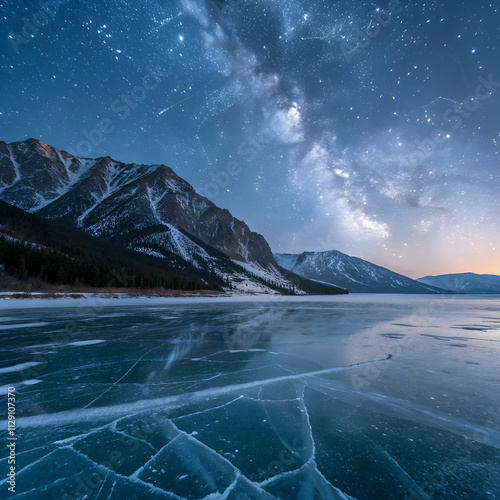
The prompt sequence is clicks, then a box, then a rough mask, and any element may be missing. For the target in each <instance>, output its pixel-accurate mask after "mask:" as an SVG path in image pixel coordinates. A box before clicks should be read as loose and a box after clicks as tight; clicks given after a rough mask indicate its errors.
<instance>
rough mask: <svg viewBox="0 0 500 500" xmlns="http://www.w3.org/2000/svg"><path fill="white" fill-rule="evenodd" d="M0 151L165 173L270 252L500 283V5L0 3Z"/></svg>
mask: <svg viewBox="0 0 500 500" xmlns="http://www.w3.org/2000/svg"><path fill="white" fill-rule="evenodd" d="M0 19H1V27H0V40H1V44H2V48H1V53H0V78H1V81H2V93H1V95H0V136H1V137H0V138H1V139H2V140H6V141H8V142H10V141H16V140H23V139H25V138H27V137H35V138H39V139H41V140H43V141H44V142H46V143H48V144H51V145H53V146H55V147H57V148H60V149H65V150H67V151H69V152H71V153H73V154H78V155H80V156H87V157H98V156H106V155H109V156H111V157H113V158H116V159H118V160H122V161H127V162H132V161H133V162H137V163H164V164H167V165H169V166H171V167H172V168H174V169H175V170H176V172H177V173H178V174H179V175H181V176H182V177H184V178H185V179H186V180H188V181H189V182H190V183H191V184H193V185H194V186H195V188H196V189H197V190H199V191H200V192H201V193H202V194H204V195H205V196H207V197H208V198H210V199H211V200H212V201H214V202H215V203H216V204H217V205H219V206H222V207H226V208H228V209H229V210H230V211H231V212H232V213H233V214H234V215H235V216H236V217H238V218H240V219H243V220H245V221H246V222H247V223H248V224H249V225H250V227H251V228H252V229H253V230H255V231H258V232H261V233H263V234H264V235H265V237H266V239H267V240H268V241H269V243H270V244H271V247H272V249H273V250H274V251H275V252H301V251H304V250H316V251H322V250H330V249H337V250H340V251H344V252H346V253H349V254H351V255H356V256H359V257H362V258H366V259H368V260H371V261H373V262H375V263H378V264H381V265H384V266H387V267H389V268H391V269H393V270H395V271H399V272H403V273H404V274H407V275H410V276H412V277H419V276H422V275H424V274H443V273H447V272H465V271H473V272H485V273H486V272H489V273H497V274H500V259H499V258H498V250H499V249H500V236H499V234H500V231H498V226H499V218H500V207H499V203H498V202H499V198H498V197H499V194H498V193H499V192H500V168H499V167H500V165H499V163H500V162H499V156H498V145H499V141H500V120H499V118H498V117H499V116H500V67H499V64H498V61H499V60H500V57H499V56H500V54H499V52H500V50H499V46H500V43H499V30H498V26H499V25H500V22H499V21H500V6H499V4H498V2H488V1H477V2H457V1H445V0H440V1H432V0H429V1H416V2H411V3H410V2H403V1H401V2H398V1H387V2H386V1H383V2H379V3H377V2H362V1H356V0H353V1H351V0H350V1H342V2H340V1H339V2H336V1H314V0H311V1H307V2H306V1H305V0H301V1H299V0H286V1H285V0H251V1H250V0H226V1H223V0H205V1H203V0H171V1H166V0H163V1H162V0H147V1H142V2H131V1H126V0H120V1H107V2H85V1H79V2H77V1H70V0H63V1H61V0H60V1H54V2H50V1H49V2H44V1H43V0H42V1H41V2H35V1H26V2H19V1H3V2H2V3H1V4H0Z"/></svg>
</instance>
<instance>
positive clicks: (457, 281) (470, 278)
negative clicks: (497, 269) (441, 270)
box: [417, 273, 500, 294]
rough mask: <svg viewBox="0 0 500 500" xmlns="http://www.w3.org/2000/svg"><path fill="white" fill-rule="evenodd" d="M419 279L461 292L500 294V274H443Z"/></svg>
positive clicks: (422, 281) (428, 283)
mask: <svg viewBox="0 0 500 500" xmlns="http://www.w3.org/2000/svg"><path fill="white" fill-rule="evenodd" d="M417 281H420V282H421V283H425V284H427V285H432V286H438V287H442V288H447V289H449V290H455V291H457V292H461V293H481V294H500V276H497V275H495V274H474V273H458V274H442V275H440V276H425V277H424V278H419V279H418V280H417Z"/></svg>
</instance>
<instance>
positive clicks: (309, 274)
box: [274, 250, 447, 294]
mask: <svg viewBox="0 0 500 500" xmlns="http://www.w3.org/2000/svg"><path fill="white" fill-rule="evenodd" d="M274 258H275V259H276V262H277V263H278V264H279V265H280V266H281V267H284V268H285V269H289V270H290V271H292V272H294V273H296V274H299V275H300V276H304V277H305V278H308V279H312V280H317V281H321V282H324V283H331V284H335V285H336V286H339V287H343V288H346V289H347V290H349V292H354V293H434V294H435V293H446V292H447V290H443V289H442V288H440V287H437V286H432V285H428V284H424V283H420V282H418V281H416V280H413V279H411V278H407V277H406V276H403V275H401V274H397V273H394V272H392V271H390V270H389V269H386V268H384V267H381V266H377V265H376V264H372V263H371V262H368V261H366V260H363V259H359V258H357V257H351V256H349V255H346V254H344V253H342V252H338V251H336V250H330V251H326V252H303V253H301V254H274Z"/></svg>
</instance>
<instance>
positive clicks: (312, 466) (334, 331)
mask: <svg viewBox="0 0 500 500" xmlns="http://www.w3.org/2000/svg"><path fill="white" fill-rule="evenodd" d="M361 300H364V301H365V302H361V303H360V302H357V301H361ZM369 300H370V298H369V297H368V296H367V297H364V298H363V299H359V298H358V299H356V298H354V299H352V303H350V305H349V304H346V301H342V302H341V303H337V302H336V301H335V299H329V301H325V302H322V301H321V300H318V301H317V302H316V303H314V302H311V301H305V302H302V301H299V300H290V301H289V302H280V303H271V304H266V303H245V302H240V303H237V304H235V303H227V304H225V303H221V304H220V305H217V306H215V305H214V304H212V305H211V307H210V308H209V310H207V309H206V308H205V307H204V306H203V304H201V305H200V304H198V303H194V304H193V305H189V304H188V305H185V306H183V307H182V308H181V311H179V308H178V307H177V308H175V312H174V309H171V308H169V307H165V308H158V307H155V308H151V309H150V310H148V309H147V308H144V307H141V308H137V309H133V308H129V309H128V310H127V312H126V313H124V312H123V311H122V312H120V309H119V308H117V310H116V311H115V310H114V309H112V308H109V309H111V310H109V311H107V314H105V315H103V316H102V317H98V316H95V317H93V318H92V321H85V322H84V323H83V325H84V327H82V330H81V334H80V335H79V337H78V339H71V342H67V343H66V344H60V345H56V346H55V347H54V344H53V343H52V347H51V349H55V353H56V355H55V356H54V357H53V358H52V359H50V360H49V362H47V363H45V364H40V365H36V366H35V365H32V364H31V365H30V363H35V361H33V358H30V349H29V346H32V347H33V346H36V347H37V350H38V349H40V346H43V345H44V339H45V338H46V333H44V329H43V327H39V328H38V329H36V330H33V329H32V328H30V329H29V330H28V329H27V330H26V331H25V332H24V331H23V330H17V337H16V338H14V337H12V338H11V339H10V340H9V342H11V346H10V347H11V348H12V352H13V353H14V357H15V359H14V358H13V359H12V360H11V363H10V364H8V365H7V366H5V367H4V370H6V371H3V372H2V371H0V382H1V383H2V384H12V383H13V382H12V376H13V374H14V376H16V377H18V378H17V381H18V382H17V383H16V386H17V387H18V392H19V394H20V395H21V396H22V397H21V398H20V400H22V408H23V412H22V416H21V418H19V420H18V437H19V442H22V443H23V446H22V449H21V448H20V451H19V454H18V470H17V471H18V474H17V485H18V495H17V497H16V498H25V499H37V500H38V499H45V498H47V499H54V498H61V499H62V498H65V499H66V500H68V499H76V498H84V497H85V498H95V499H108V498H109V499H115V498H138V499H140V498H153V499H155V498H158V499H165V498H168V499H170V498H172V499H182V498H186V499H202V498H204V499H219V498H225V499H226V498H227V499H235V500H244V499H265V498H269V499H273V498H282V499H287V500H288V499H297V500H303V499H305V500H308V499H311V500H313V499H353V498H354V499H359V500H361V499H378V498H381V499H382V498H383V499H404V498H414V499H418V498H421V499H429V498H442V499H445V500H448V499H449V500H451V499H455V498H484V499H488V498H491V499H494V498H497V497H498V496H499V492H500V477H499V472H498V467H497V465H498V461H499V459H500V433H499V427H500V415H499V413H498V391H497V390H495V389H498V382H495V379H494V378H493V373H494V372H495V370H494V369H493V368H492V366H491V364H492V363H493V364H494V363H495V362H496V359H497V358H496V356H497V355H498V352H497V351H496V349H498V348H497V347H496V346H497V345H498V343H495V341H496V340H497V339H495V338H494V337H493V335H494V334H493V333H492V337H491V338H487V337H485V335H487V333H488V332H487V331H486V330H485V328H486V326H487V325H489V324H491V323H492V321H496V320H499V321H500V313H499V315H498V317H497V316H493V314H494V313H493V312H492V311H491V310H490V309H488V318H486V316H485V315H484V313H483V311H484V307H485V305H484V304H483V303H481V302H479V301H476V302H474V301H472V302H474V303H473V304H471V303H469V302H467V303H465V302H462V303H461V304H452V305H451V306H450V310H449V311H446V314H443V311H442V310H441V311H440V313H439V315H436V316H435V317H432V318H430V319H432V321H430V320H429V318H427V320H426V321H427V325H426V326H420V327H418V328H409V327H404V326H402V325H404V324H407V325H410V324H415V321H414V320H413V319H411V317H412V314H414V312H413V311H412V308H413V307H417V306H418V307H421V305H418V304H417V305H415V306H414V302H413V301H414V300H415V299H413V300H411V299H408V301H406V302H400V303H398V304H392V303H391V300H390V298H385V299H384V300H385V302H384V301H382V302H380V301H381V300H382V299H379V298H377V299H371V300H374V302H373V303H370V302H369ZM421 300H424V299H421ZM426 300H429V299H426ZM377 301H379V302H377ZM340 304H341V307H340ZM464 304H465V305H466V307H464ZM488 305H490V303H488V304H486V306H488ZM367 310H369V311H371V312H372V314H367ZM55 312H56V311H55V310H52V311H51V315H54V313H55ZM44 314H45V313H44V312H43V311H26V312H25V313H24V315H25V317H24V318H23V321H24V322H25V323H30V322H31V323H33V322H34V318H35V317H39V318H40V319H43V320H45V319H46V318H45V317H44ZM67 315H68V312H67V311H63V310H61V311H59V312H58V315H57V314H55V316H56V321H55V322H54V324H51V329H57V325H64V319H65V318H66V317H68V316H67ZM458 316H460V317H458ZM374 319H375V320H376V321H375V320H374ZM16 321H19V320H16ZM57 321H58V323H57ZM458 325H463V326H465V327H467V326H470V325H477V326H475V327H477V328H478V330H477V333H475V331H473V330H470V329H467V328H464V329H463V333H462V331H461V330H458V329H456V328H453V327H455V326H458ZM134 327H135V328H134ZM60 328H63V326H60ZM452 328H453V330H452ZM479 328H481V329H479ZM451 332H453V335H452V334H451ZM447 336H448V337H452V336H453V337H458V338H457V339H454V340H453V343H466V344H467V347H466V348H462V349H452V347H449V349H446V350H442V349H440V348H438V345H439V344H440V343H441V342H439V341H437V339H436V337H447ZM96 339H99V341H96ZM408 339H411V340H408ZM490 340H491V342H490ZM46 344H47V345H49V341H47V342H46ZM75 344H77V345H78V350H76V349H74V348H69V347H71V346H73V347H74V346H75ZM485 344H486V345H487V348H485V347H484V345H485ZM6 347H9V346H6ZM389 351H390V352H393V353H395V355H394V357H393V358H392V359H391V360H387V359H386V356H387V352H389ZM32 352H38V351H34V350H32ZM75 352H78V357H77V358H75ZM36 355H37V354H34V356H36ZM36 363H41V362H36ZM20 365H23V366H24V368H23V369H22V370H29V369H39V372H38V376H37V379H36V380H33V379H27V380H25V381H22V380H20V378H19V377H20V373H23V372H22V371H16V372H14V371H11V370H9V368H13V367H14V366H20ZM0 369H1V367H0ZM38 381H42V382H43V383H38V384H35V385H25V386H22V384H23V383H24V384H29V383H34V382H38ZM55 395H57V397H56V396H55ZM4 428H5V427H4ZM49 430H50V431H49ZM4 453H5V451H4ZM5 462H6V459H3V463H5ZM457 477H460V478H461V480H460V481H457V480H456V478H457ZM1 483H2V484H0V487H4V486H5V484H4V483H5V480H3V481H1Z"/></svg>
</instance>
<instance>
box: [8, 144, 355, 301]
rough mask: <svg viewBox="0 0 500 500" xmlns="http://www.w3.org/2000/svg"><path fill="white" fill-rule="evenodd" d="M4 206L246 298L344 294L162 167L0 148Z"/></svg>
mask: <svg viewBox="0 0 500 500" xmlns="http://www.w3.org/2000/svg"><path fill="white" fill-rule="evenodd" d="M0 200H3V201H4V202H6V203H8V204H10V205H13V206H15V207H17V208H19V209H21V210H22V211H24V213H27V212H28V213H30V214H36V215H37V216H39V217H42V218H44V219H51V220H57V221H59V222H60V223H61V224H65V225H66V226H67V227H68V228H72V229H80V230H82V231H84V232H85V233H87V234H88V235H91V236H93V237H94V238H98V239H100V240H105V241H108V242H112V243H113V244H115V245H116V244H118V245H121V246H122V247H125V248H126V249H129V250H132V251H134V252H135V253H142V254H145V255H147V256H149V257H153V258H155V259H160V260H161V261H162V266H164V269H168V270H170V271H172V272H175V273H187V272H188V273H189V275H190V276H191V277H193V278H196V279H199V280H202V281H203V282H205V283H206V285H207V286H209V284H210V283H209V279H208V277H210V276H211V277H212V278H214V279H213V280H212V281H215V282H217V283H222V284H223V285H224V286H223V288H224V289H231V290H233V291H240V292H244V293H252V292H255V293H276V292H278V293H289V292H291V291H293V290H295V292H298V293H321V294H335V293H346V291H345V290H343V289H341V288H336V287H334V286H327V285H325V284H319V283H315V282H312V281H308V280H307V279H304V278H300V277H298V276H296V275H295V274H294V273H292V272H289V271H287V270H285V269H282V268H280V267H279V265H278V264H277V263H276V261H275V259H274V257H273V254H272V252H271V249H270V247H269V245H268V243H267V241H266V240H265V239H264V237H263V236H262V235H260V234H257V233H255V232H252V231H251V230H250V229H249V227H248V226H247V225H246V224H245V223H244V222H243V221H241V220H238V219H236V218H235V217H233V216H232V215H231V213H229V211H228V210H225V209H221V208H219V207H217V206H216V205H215V204H214V203H212V202H211V201H210V200H208V199H207V198H205V197H203V196H201V195H199V194H198V193H197V192H196V191H195V190H194V188H193V187H192V186H191V185H190V184H188V183H187V182H186V181H185V180H183V179H181V178H180V177H179V176H178V175H176V174H175V172H174V171H173V170H172V169H171V168H169V167H167V166H165V165H139V164H126V163H122V162H119V161H116V160H113V159H112V158H110V157H104V158H97V159H90V158H79V157H76V156H73V155H71V154H69V153H67V152H65V151H60V150H57V149H55V148H53V147H52V146H49V145H47V144H44V143H43V142H41V141H39V140H36V139H28V140H26V141H21V142H12V143H9V144H7V143H5V142H3V141H0ZM6 209H7V208H6ZM18 216H19V214H17V215H16V217H18ZM12 217H14V215H13V216H12ZM19 217H20V216H19ZM0 229H1V228H0ZM51 231H52V228H51ZM0 233H1V230H0ZM57 234H58V235H59V237H62V236H61V232H60V231H57ZM61 243H62V242H55V244H56V246H61Z"/></svg>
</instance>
